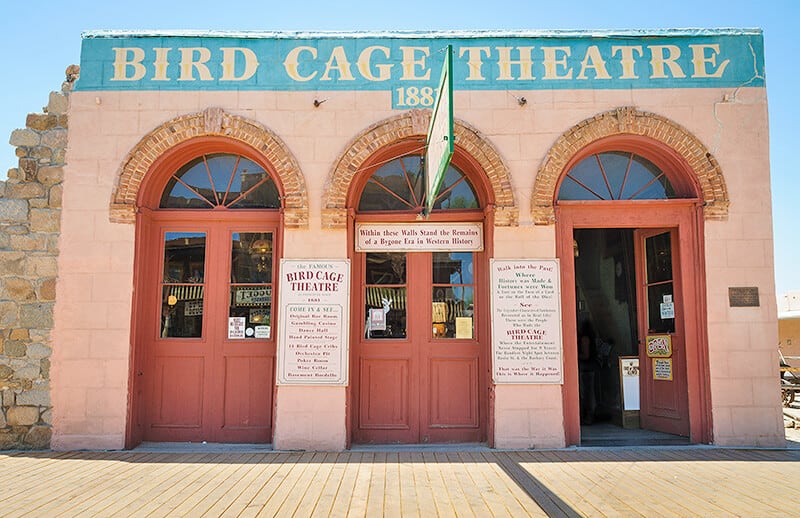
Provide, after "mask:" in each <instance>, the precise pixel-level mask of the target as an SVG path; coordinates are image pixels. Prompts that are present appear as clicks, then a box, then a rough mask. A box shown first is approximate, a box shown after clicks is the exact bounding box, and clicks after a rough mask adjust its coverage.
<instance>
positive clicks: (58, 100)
mask: <svg viewBox="0 0 800 518" xmlns="http://www.w3.org/2000/svg"><path fill="white" fill-rule="evenodd" d="M68 108H69V99H68V98H67V96H66V95H64V94H63V93H61V92H50V102H48V103H47V113H51V114H55V115H61V114H63V113H67V109H68Z"/></svg>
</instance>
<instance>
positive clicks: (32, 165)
mask: <svg viewBox="0 0 800 518" xmlns="http://www.w3.org/2000/svg"><path fill="white" fill-rule="evenodd" d="M19 170H20V172H21V174H20V175H19V178H20V180H25V181H27V182H32V181H34V180H36V173H38V172H39V162H38V161H36V160H35V159H33V158H20V159H19Z"/></svg>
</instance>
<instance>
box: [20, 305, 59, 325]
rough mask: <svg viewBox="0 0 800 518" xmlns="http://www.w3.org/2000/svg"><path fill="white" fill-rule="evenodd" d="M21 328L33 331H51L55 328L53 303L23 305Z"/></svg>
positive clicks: (21, 309) (21, 306)
mask: <svg viewBox="0 0 800 518" xmlns="http://www.w3.org/2000/svg"><path fill="white" fill-rule="evenodd" d="M19 313H20V314H19V322H20V326H22V327H28V328H31V329H51V328H52V327H53V303H52V302H46V303H39V304H21V305H20V312H19Z"/></svg>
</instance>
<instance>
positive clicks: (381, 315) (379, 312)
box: [369, 308, 386, 331]
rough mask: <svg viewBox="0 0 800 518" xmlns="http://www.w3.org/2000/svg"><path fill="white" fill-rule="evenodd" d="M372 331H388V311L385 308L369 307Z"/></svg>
mask: <svg viewBox="0 0 800 518" xmlns="http://www.w3.org/2000/svg"><path fill="white" fill-rule="evenodd" d="M369 329H370V331H386V313H385V312H384V311H383V308H370V309H369Z"/></svg>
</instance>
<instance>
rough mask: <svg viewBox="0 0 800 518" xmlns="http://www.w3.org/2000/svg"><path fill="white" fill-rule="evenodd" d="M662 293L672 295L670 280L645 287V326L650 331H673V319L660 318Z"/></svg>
mask: <svg viewBox="0 0 800 518" xmlns="http://www.w3.org/2000/svg"><path fill="white" fill-rule="evenodd" d="M664 295H669V296H670V297H671V296H672V283H671V282H668V283H665V284H656V285H655V286H648V287H647V328H648V330H649V332H650V333H674V332H675V319H674V318H664V319H662V318H661V304H662V303H663V302H664ZM672 300H675V299H672Z"/></svg>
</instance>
